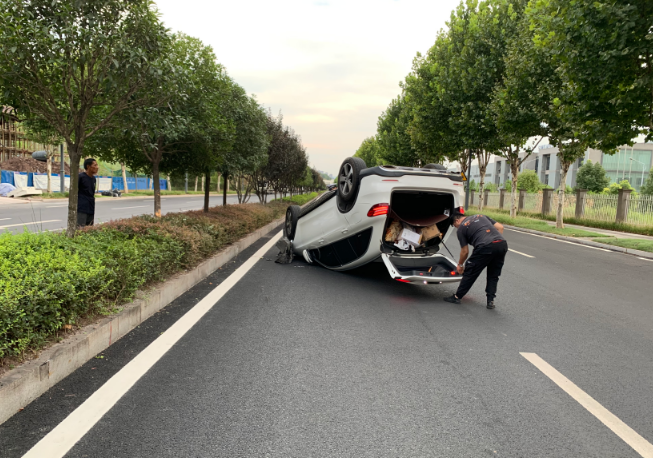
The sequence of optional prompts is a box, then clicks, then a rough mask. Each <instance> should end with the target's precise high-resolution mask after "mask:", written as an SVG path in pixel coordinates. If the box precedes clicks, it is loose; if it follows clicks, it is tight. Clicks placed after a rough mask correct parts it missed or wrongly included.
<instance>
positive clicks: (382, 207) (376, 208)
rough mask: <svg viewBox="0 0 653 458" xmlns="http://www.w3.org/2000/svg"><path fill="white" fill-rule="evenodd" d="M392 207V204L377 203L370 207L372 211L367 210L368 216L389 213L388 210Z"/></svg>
mask: <svg viewBox="0 0 653 458" xmlns="http://www.w3.org/2000/svg"><path fill="white" fill-rule="evenodd" d="M389 209H390V204H376V205H373V206H372V208H370V211H368V212H367V216H370V217H372V216H382V215H387V214H388V210H389Z"/></svg>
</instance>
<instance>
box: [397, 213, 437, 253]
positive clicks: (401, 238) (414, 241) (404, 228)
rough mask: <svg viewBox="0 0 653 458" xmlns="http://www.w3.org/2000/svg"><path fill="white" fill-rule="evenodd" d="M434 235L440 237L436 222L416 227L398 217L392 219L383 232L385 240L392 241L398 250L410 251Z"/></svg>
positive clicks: (413, 250)
mask: <svg viewBox="0 0 653 458" xmlns="http://www.w3.org/2000/svg"><path fill="white" fill-rule="evenodd" d="M436 237H440V238H442V233H441V232H440V230H439V229H438V226H437V224H433V225H432V226H425V227H416V226H411V225H410V224H408V223H406V222H405V221H400V220H398V219H393V220H392V222H391V223H390V226H388V229H387V230H386V232H385V241H386V242H390V243H393V244H394V246H396V247H397V248H399V249H400V250H404V251H412V252H415V249H416V248H419V247H421V246H423V245H424V244H425V243H426V242H428V241H429V240H432V239H434V238H436Z"/></svg>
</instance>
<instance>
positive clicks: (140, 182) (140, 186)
mask: <svg viewBox="0 0 653 458" xmlns="http://www.w3.org/2000/svg"><path fill="white" fill-rule="evenodd" d="M137 182H138V187H137V188H136V189H137V190H140V191H142V190H145V189H147V178H139V179H138V180H137Z"/></svg>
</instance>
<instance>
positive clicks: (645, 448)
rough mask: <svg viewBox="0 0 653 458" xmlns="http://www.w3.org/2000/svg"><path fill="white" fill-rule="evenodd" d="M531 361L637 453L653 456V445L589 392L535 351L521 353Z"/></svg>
mask: <svg viewBox="0 0 653 458" xmlns="http://www.w3.org/2000/svg"><path fill="white" fill-rule="evenodd" d="M520 354H521V355H522V356H523V357H524V358H526V359H527V360H528V361H530V362H531V363H532V364H533V365H534V366H535V367H537V368H538V369H539V370H540V371H542V373H543V374H544V375H546V376H547V377H549V378H550V379H551V380H553V382H554V383H555V384H556V385H558V386H559V387H560V388H562V389H563V390H564V391H565V392H566V393H567V394H568V395H569V396H571V397H572V398H574V400H575V401H577V402H578V403H579V404H580V405H582V406H583V407H585V409H587V411H588V412H589V413H591V414H592V415H594V416H595V417H596V418H598V419H599V420H600V421H601V423H603V424H604V425H605V426H607V427H608V428H610V430H612V432H613V433H615V434H616V435H617V436H619V437H620V438H621V439H622V440H623V441H624V442H625V443H627V444H628V445H630V446H631V447H632V448H633V449H634V450H635V451H636V452H637V453H639V454H640V455H641V456H643V457H644V458H653V445H652V444H651V443H650V442H649V441H647V440H646V439H644V438H643V437H642V436H640V435H639V434H637V432H636V431H635V430H633V429H632V428H631V427H630V426H628V425H627V424H626V423H624V422H623V421H621V420H620V419H619V418H618V417H617V416H615V415H614V414H613V413H612V412H610V411H609V410H608V409H606V408H605V407H603V406H602V405H601V404H599V403H598V402H596V400H594V398H592V397H591V396H590V395H589V394H587V393H585V392H584V391H583V390H581V389H580V388H578V387H577V386H576V385H575V384H574V383H573V382H572V381H571V380H569V379H568V378H567V377H565V376H564V375H562V374H561V373H560V372H558V371H557V370H556V369H555V368H554V367H553V366H551V365H550V364H549V363H547V362H546V361H544V360H543V359H542V358H540V357H539V356H538V355H537V354H535V353H520Z"/></svg>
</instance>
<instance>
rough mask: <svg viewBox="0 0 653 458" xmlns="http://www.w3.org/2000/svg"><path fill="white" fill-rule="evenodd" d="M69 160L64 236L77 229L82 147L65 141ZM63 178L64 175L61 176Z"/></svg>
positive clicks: (70, 235) (70, 234)
mask: <svg viewBox="0 0 653 458" xmlns="http://www.w3.org/2000/svg"><path fill="white" fill-rule="evenodd" d="M66 146H67V147H68V158H69V160H70V188H69V190H68V225H67V227H66V236H67V237H73V236H74V235H75V231H76V230H77V198H78V195H77V193H78V192H79V176H78V175H79V160H80V158H81V153H82V149H81V148H79V147H78V145H76V144H74V143H68V142H66ZM63 179H64V180H65V177H64V178H63Z"/></svg>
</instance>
